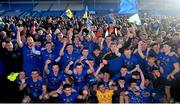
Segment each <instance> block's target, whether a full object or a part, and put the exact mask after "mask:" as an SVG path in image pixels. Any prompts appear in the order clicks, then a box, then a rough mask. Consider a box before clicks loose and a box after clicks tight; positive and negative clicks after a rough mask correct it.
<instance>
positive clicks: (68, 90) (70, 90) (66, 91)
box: [63, 87, 72, 96]
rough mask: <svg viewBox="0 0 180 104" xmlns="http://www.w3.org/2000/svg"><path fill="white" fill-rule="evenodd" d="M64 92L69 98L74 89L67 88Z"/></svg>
mask: <svg viewBox="0 0 180 104" xmlns="http://www.w3.org/2000/svg"><path fill="white" fill-rule="evenodd" d="M63 91H64V93H65V94H66V95H67V96H69V95H71V93H72V88H71V87H68V88H65V89H64V90H63Z"/></svg>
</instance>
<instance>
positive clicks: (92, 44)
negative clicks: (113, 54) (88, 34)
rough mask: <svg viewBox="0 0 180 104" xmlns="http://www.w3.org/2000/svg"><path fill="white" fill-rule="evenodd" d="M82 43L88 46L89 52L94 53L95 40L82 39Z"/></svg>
mask: <svg viewBox="0 0 180 104" xmlns="http://www.w3.org/2000/svg"><path fill="white" fill-rule="evenodd" d="M82 44H83V46H84V47H88V50H89V54H92V53H93V48H94V45H95V44H94V42H93V41H87V40H85V39H84V41H82Z"/></svg>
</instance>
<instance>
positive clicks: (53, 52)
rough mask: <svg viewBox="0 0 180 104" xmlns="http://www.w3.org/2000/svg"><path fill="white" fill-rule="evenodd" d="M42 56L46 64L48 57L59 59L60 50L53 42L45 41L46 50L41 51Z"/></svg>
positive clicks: (53, 59)
mask: <svg viewBox="0 0 180 104" xmlns="http://www.w3.org/2000/svg"><path fill="white" fill-rule="evenodd" d="M41 56H42V60H43V63H44V64H45V62H46V60H47V59H49V60H52V61H55V60H56V59H58V56H59V51H58V50H57V49H56V48H54V49H53V48H52V42H45V50H43V51H42V52H41ZM58 61H59V60H58Z"/></svg>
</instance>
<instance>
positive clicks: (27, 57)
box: [17, 27, 40, 77]
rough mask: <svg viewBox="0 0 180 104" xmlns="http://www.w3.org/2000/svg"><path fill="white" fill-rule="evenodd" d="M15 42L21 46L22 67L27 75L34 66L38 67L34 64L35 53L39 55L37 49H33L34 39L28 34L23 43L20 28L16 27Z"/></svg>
mask: <svg viewBox="0 0 180 104" xmlns="http://www.w3.org/2000/svg"><path fill="white" fill-rule="evenodd" d="M17 29H18V31H17V43H18V45H19V47H21V48H22V54H23V68H24V70H25V73H26V76H27V77H29V76H30V75H31V71H32V69H34V68H38V66H37V64H36V59H37V57H36V55H40V51H37V50H36V49H35V45H34V40H33V38H32V37H31V36H28V37H27V38H26V39H27V40H26V42H27V44H26V43H23V42H22V41H21V36H20V32H21V28H20V27H17Z"/></svg>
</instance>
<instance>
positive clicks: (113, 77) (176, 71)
mask: <svg viewBox="0 0 180 104" xmlns="http://www.w3.org/2000/svg"><path fill="white" fill-rule="evenodd" d="M127 18H128V17H126V16H117V15H114V14H109V15H108V16H105V17H96V16H90V17H89V18H88V19H83V18H81V17H76V16H74V17H73V18H68V17H65V16H59V17H51V16H49V17H47V18H40V17H23V18H20V17H19V18H18V17H2V20H3V22H4V26H1V27H0V42H1V45H0V53H1V54H0V81H1V86H2V88H1V90H0V99H1V100H0V102H23V103H28V102H47V103H50V102H54V103H58V102H60V103H169V102H180V96H179V93H180V89H179V88H180V66H179V63H180V33H179V32H178V31H179V26H180V25H179V24H178V23H180V22H178V17H166V16H164V17H147V16H141V22H142V25H141V26H138V25H136V24H135V23H129V22H128V20H127ZM13 72H14V73H15V72H18V73H19V74H18V77H17V78H16V80H15V81H9V80H8V79H7V76H8V75H10V74H13Z"/></svg>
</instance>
